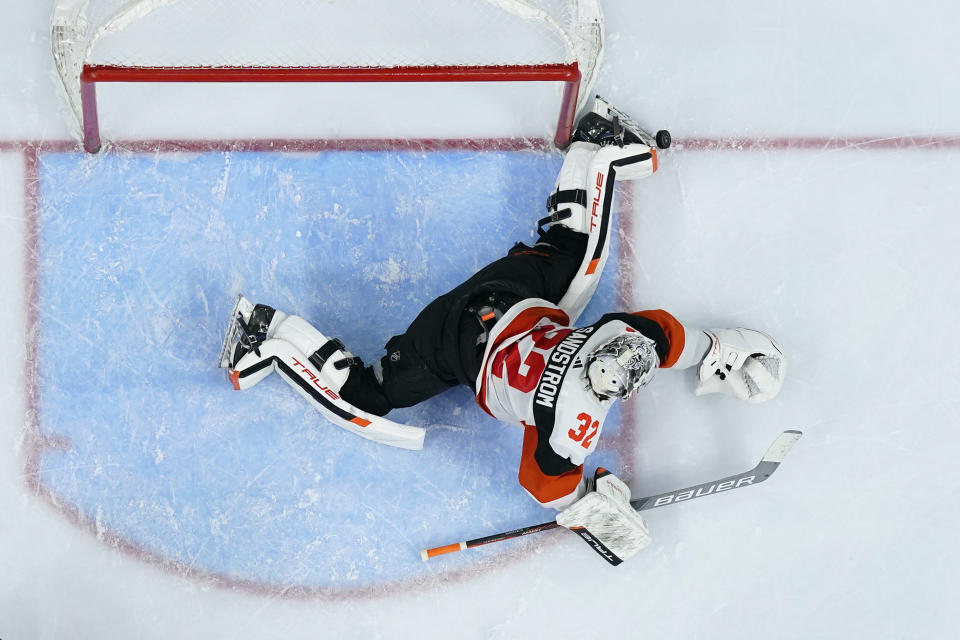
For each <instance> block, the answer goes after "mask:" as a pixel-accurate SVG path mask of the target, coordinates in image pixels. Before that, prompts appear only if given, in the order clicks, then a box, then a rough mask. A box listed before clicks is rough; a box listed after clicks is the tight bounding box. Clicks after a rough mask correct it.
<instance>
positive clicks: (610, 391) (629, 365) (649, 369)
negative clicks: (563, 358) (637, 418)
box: [587, 333, 660, 398]
mask: <svg viewBox="0 0 960 640" xmlns="http://www.w3.org/2000/svg"><path fill="white" fill-rule="evenodd" d="M659 366H660V358H659V356H657V349H656V343H655V342H654V341H653V340H651V339H650V338H648V337H646V336H644V335H641V334H639V333H625V334H621V335H619V336H617V337H615V338H613V339H612V340H609V341H608V342H606V343H604V344H603V345H601V346H600V347H597V348H596V349H594V350H593V351H592V352H591V353H590V355H588V356H587V379H588V380H589V382H590V388H591V389H592V390H593V392H594V393H595V394H597V395H598V396H600V397H604V398H609V397H617V398H629V397H630V396H632V395H633V394H634V393H636V391H637V389H639V388H640V387H642V386H643V385H645V384H647V383H648V382H650V380H651V379H653V373H654V372H655V371H656V370H657V367H659Z"/></svg>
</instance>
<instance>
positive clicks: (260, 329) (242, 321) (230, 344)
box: [219, 294, 286, 369]
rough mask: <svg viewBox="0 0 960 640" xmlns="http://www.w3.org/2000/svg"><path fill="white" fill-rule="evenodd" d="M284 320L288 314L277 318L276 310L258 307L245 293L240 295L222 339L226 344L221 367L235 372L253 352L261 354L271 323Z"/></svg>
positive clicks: (264, 306)
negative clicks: (241, 360)
mask: <svg viewBox="0 0 960 640" xmlns="http://www.w3.org/2000/svg"><path fill="white" fill-rule="evenodd" d="M283 317H286V314H283V313H280V314H279V316H278V312H277V310H276V309H274V308H273V307H268V306H267V305H265V304H257V305H255V304H253V303H251V302H250V301H249V300H247V299H246V298H244V297H243V295H242V294H241V295H239V296H237V301H236V303H235V304H234V305H233V311H232V312H231V314H230V322H229V323H228V325H227V330H226V333H225V335H224V337H223V345H222V346H221V347H220V363H219V366H220V368H221V369H225V368H231V369H232V368H233V367H234V366H235V365H236V364H237V362H238V361H239V360H240V358H242V357H243V356H245V355H247V354H248V353H250V352H251V351H253V352H255V353H256V354H257V355H260V353H259V347H260V345H261V344H263V342H264V341H265V340H266V339H267V337H268V335H267V334H268V332H269V330H270V327H271V324H273V323H274V320H277V321H280V320H282V319H283Z"/></svg>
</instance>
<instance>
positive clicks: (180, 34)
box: [52, 0, 603, 123]
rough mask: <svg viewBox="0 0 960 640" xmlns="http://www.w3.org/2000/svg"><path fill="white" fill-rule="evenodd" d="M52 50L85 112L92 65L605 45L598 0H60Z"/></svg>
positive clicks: (581, 50)
mask: <svg viewBox="0 0 960 640" xmlns="http://www.w3.org/2000/svg"><path fill="white" fill-rule="evenodd" d="M52 47H53V57H54V60H55V62H56V65H57V70H58V73H59V76H60V78H61V80H62V82H63V86H64V89H65V92H66V96H67V99H68V101H69V104H70V107H71V109H72V111H73V112H74V114H75V115H76V118H77V122H78V123H81V122H82V118H83V110H82V106H81V98H80V88H81V73H82V72H83V69H84V68H85V67H86V66H106V67H123V68H149V69H182V68H214V69H217V68H255V69H256V68H393V67H460V66H463V67H471V66H491V65H495V66H504V67H513V66H516V67H523V66H526V67H529V66H533V65H550V64H570V63H573V62H576V63H577V64H578V66H579V69H580V72H581V75H582V80H581V87H582V88H583V90H581V92H580V95H581V97H583V96H587V95H589V91H588V89H589V86H590V85H591V84H592V81H593V75H594V73H595V70H596V68H597V66H598V64H599V61H600V56H601V55H602V51H603V21H602V13H601V11H600V7H599V0H406V1H404V2H397V1H394V0H259V1H258V0H58V2H57V3H56V6H55V9H54V13H53V18H52Z"/></svg>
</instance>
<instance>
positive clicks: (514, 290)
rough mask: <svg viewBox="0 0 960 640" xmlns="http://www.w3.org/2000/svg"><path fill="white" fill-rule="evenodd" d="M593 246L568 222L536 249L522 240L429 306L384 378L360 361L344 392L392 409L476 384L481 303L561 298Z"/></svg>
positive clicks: (376, 408)
mask: <svg viewBox="0 0 960 640" xmlns="http://www.w3.org/2000/svg"><path fill="white" fill-rule="evenodd" d="M586 246H587V236H586V234H583V233H578V232H576V231H572V230H570V229H569V228H567V227H564V226H561V225H553V226H552V227H551V228H550V229H548V230H546V231H544V232H542V233H541V234H540V238H539V240H538V242H537V244H535V245H534V246H533V247H529V246H527V245H525V244H523V243H519V242H518V243H517V244H515V245H514V246H513V248H512V249H510V251H509V253H508V254H507V255H506V256H505V257H503V258H500V259H499V260H497V261H495V262H493V263H491V264H489V265H487V266H486V267H484V268H483V269H481V270H480V271H479V272H477V273H476V274H475V275H474V276H473V277H471V278H470V279H469V280H467V281H466V282H464V283H463V284H461V285H460V286H458V287H456V288H455V289H453V290H452V291H450V292H449V293H446V294H444V295H442V296H440V297H439V298H437V299H436V300H434V301H433V302H431V303H430V304H429V305H427V307H426V308H425V309H424V310H423V311H421V312H420V314H419V315H418V316H417V317H416V319H414V321H413V322H412V323H411V324H410V326H409V327H408V328H407V330H406V332H404V333H403V334H401V335H398V336H393V337H392V338H390V340H389V341H388V342H387V345H386V351H387V353H386V355H384V356H383V357H382V358H381V359H380V365H381V367H382V383H381V382H380V380H378V378H377V375H376V372H375V371H374V367H362V366H357V367H355V369H354V370H353V371H352V372H351V374H350V377H349V379H348V380H347V382H346V383H345V384H344V386H343V388H342V389H341V390H340V394H341V395H342V396H343V398H344V399H345V400H346V401H347V402H349V403H350V404H352V405H354V406H355V407H357V408H359V409H363V410H364V411H368V412H370V413H373V414H376V415H385V414H386V413H387V412H388V411H390V410H391V409H394V408H398V407H409V406H412V405H415V404H417V403H419V402H422V401H424V400H426V399H428V398H430V397H433V396H435V395H437V394H438V393H440V392H442V391H445V390H447V389H449V388H450V387H453V386H456V385H457V384H463V385H467V386H468V387H470V388H471V389H473V387H474V385H475V383H476V378H477V375H478V374H479V372H480V360H481V358H482V356H483V344H482V341H481V340H482V338H481V336H482V335H483V333H484V327H483V325H482V324H481V322H480V320H479V317H478V314H477V309H478V308H479V307H480V306H483V305H485V304H493V305H494V306H495V307H497V311H498V312H503V311H506V310H507V309H508V308H509V307H510V306H511V305H512V304H516V302H518V301H520V300H523V299H525V298H543V299H545V300H548V301H550V302H553V303H557V302H559V301H560V299H561V298H562V297H563V295H564V294H565V293H566V291H567V288H568V287H569V285H570V281H571V280H572V279H573V277H574V275H575V274H576V272H577V269H578V268H579V267H580V264H581V262H582V260H583V256H584V252H585V251H586ZM491 297H492V298H493V302H492V303H491Z"/></svg>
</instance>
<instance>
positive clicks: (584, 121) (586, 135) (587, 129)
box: [571, 96, 671, 149]
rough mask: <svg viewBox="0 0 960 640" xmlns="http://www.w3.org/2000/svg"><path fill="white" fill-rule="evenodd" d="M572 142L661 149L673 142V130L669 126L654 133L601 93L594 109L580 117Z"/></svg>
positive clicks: (602, 145)
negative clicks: (604, 97) (667, 128)
mask: <svg viewBox="0 0 960 640" xmlns="http://www.w3.org/2000/svg"><path fill="white" fill-rule="evenodd" d="M571 141H572V142H589V143H591V144H598V145H600V146H601V147H605V146H607V145H611V144H615V145H617V146H619V147H622V146H623V145H625V144H635V143H641V144H645V145H647V146H648V147H657V148H659V149H666V148H668V147H669V146H670V143H671V139H670V132H669V131H667V130H666V129H661V130H660V131H658V132H657V135H656V136H652V135H650V134H649V133H647V132H646V131H645V130H644V129H643V128H641V127H640V125H638V124H637V123H636V121H634V120H633V119H632V118H630V116H628V115H627V114H625V113H624V112H622V111H620V110H619V109H617V108H615V107H614V106H613V105H611V104H610V103H609V102H607V101H606V100H604V99H603V98H601V97H600V96H597V97H596V100H595V102H594V105H593V110H592V111H590V113H588V114H586V115H585V116H583V117H582V118H580V121H579V122H578V123H577V128H576V129H575V130H574V132H573V135H572V137H571Z"/></svg>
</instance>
